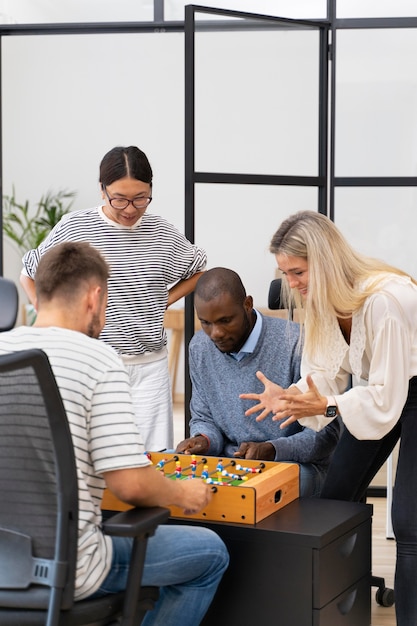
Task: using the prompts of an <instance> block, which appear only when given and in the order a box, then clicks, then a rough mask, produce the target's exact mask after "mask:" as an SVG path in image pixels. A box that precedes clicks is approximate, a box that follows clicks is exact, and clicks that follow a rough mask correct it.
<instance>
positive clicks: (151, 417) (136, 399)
mask: <svg viewBox="0 0 417 626" xmlns="http://www.w3.org/2000/svg"><path fill="white" fill-rule="evenodd" d="M125 366H126V369H127V371H128V374H129V378H130V384H131V392H132V399H133V408H134V411H135V419H136V424H137V426H138V428H139V430H140V433H141V435H142V439H143V442H144V444H145V450H146V451H148V452H157V451H158V450H165V449H167V448H168V449H169V448H172V447H173V445H174V423H173V413H172V393H171V381H170V377H169V371H168V357H167V355H166V354H165V355H164V356H163V358H162V359H160V360H158V361H152V362H150V363H139V364H134V365H132V364H127V363H126V362H125Z"/></svg>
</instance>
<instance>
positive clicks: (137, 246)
mask: <svg viewBox="0 0 417 626" xmlns="http://www.w3.org/2000/svg"><path fill="white" fill-rule="evenodd" d="M63 241H88V242H90V243H91V244H92V245H93V246H95V247H96V248H97V249H98V250H100V251H101V252H102V254H103V255H104V257H105V258H106V261H107V262H108V263H109V265H110V269H111V277H110V280H109V300H108V306H107V311H106V325H105V327H104V329H103V331H102V333H101V335H100V339H103V340H104V341H105V342H106V343H108V344H109V345H111V346H112V347H113V348H114V349H115V350H116V351H117V352H118V353H119V354H124V355H134V356H136V355H139V354H144V353H147V352H157V351H159V350H161V349H162V348H163V347H164V346H165V345H166V342H167V338H166V333H165V330H164V328H163V319H164V313H165V309H166V305H167V300H168V287H169V286H170V285H172V284H174V283H176V282H177V281H179V280H182V279H187V278H190V277H191V276H193V275H194V274H195V273H197V272H200V271H202V270H203V269H204V267H205V265H206V261H207V257H206V253H205V251H204V250H202V249H201V248H199V247H198V246H196V245H194V244H192V243H190V242H189V241H188V240H187V239H186V238H185V237H184V235H182V234H181V233H180V232H179V231H178V230H177V229H176V228H175V227H174V226H173V225H172V224H170V223H169V222H167V221H166V220H165V219H163V218H162V217H159V216H157V215H152V214H148V213H145V215H144V216H143V217H142V219H141V220H140V221H139V222H137V223H136V224H135V225H134V226H131V227H130V226H122V225H120V224H118V223H116V222H113V221H112V220H110V219H108V218H107V217H106V216H105V215H104V213H103V211H102V207H101V206H100V207H95V208H92V209H87V210H83V211H74V212H71V213H68V214H67V215H65V216H64V217H63V218H62V220H61V221H60V222H59V223H58V224H57V225H56V226H55V228H54V229H53V230H52V231H51V233H50V234H49V235H48V237H47V238H46V239H45V241H44V242H42V243H41V244H40V246H39V247H38V248H37V249H36V250H30V251H29V252H27V253H26V254H25V256H24V257H23V266H24V269H23V271H24V273H26V274H27V275H28V276H30V277H31V278H34V277H35V273H36V268H37V266H38V263H39V259H40V257H41V256H42V254H44V253H45V252H46V251H47V250H49V248H51V247H52V246H54V245H56V244H58V243H61V242H63Z"/></svg>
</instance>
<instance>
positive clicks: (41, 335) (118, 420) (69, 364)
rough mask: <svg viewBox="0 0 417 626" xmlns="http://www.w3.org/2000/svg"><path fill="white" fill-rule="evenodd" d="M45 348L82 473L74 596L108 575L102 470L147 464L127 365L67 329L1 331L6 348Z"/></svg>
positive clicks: (86, 592) (0, 342) (0, 341)
mask: <svg viewBox="0 0 417 626" xmlns="http://www.w3.org/2000/svg"><path fill="white" fill-rule="evenodd" d="M31 348H40V349H41V350H44V352H45V353H46V354H47V356H48V358H49V361H50V363H51V366H52V370H53V372H54V375H55V378H56V381H57V384H58V387H59V390H60V392H61V396H62V400H63V403H64V406H65V410H66V413H67V417H68V422H69V425H70V430H71V436H72V440H73V444H74V450H75V457H76V464H77V475H78V498H79V519H78V555H77V572H76V583H75V598H76V599H77V600H81V599H82V598H85V597H88V596H89V595H91V594H92V593H94V592H95V591H96V590H97V589H98V588H99V587H100V584H101V583H102V581H103V580H104V579H105V577H106V576H107V574H108V571H109V569H110V566H111V559H112V544H111V539H110V538H109V537H106V536H104V535H103V533H102V531H101V529H100V528H101V508H100V507H101V500H102V495H103V489H104V487H105V483H104V480H103V478H102V477H101V474H103V473H105V472H108V471H113V470H118V469H126V468H133V467H141V466H146V465H149V463H150V461H149V460H148V458H147V456H146V455H145V453H144V447H143V443H142V439H141V436H140V434H139V432H138V430H137V427H136V425H135V422H134V416H133V408H132V402H131V396H130V384H129V379H128V375H127V372H126V370H125V368H124V365H123V363H122V362H121V359H120V358H119V357H118V356H117V354H116V353H115V352H114V351H113V350H112V349H111V348H110V347H109V346H106V345H105V344H104V343H103V342H101V341H98V340H97V339H92V338H90V337H87V336H86V335H84V334H82V333H79V332H76V331H73V330H67V329H64V328H35V327H33V326H31V327H27V326H20V327H18V328H15V329H14V330H12V331H10V332H6V333H1V334H0V354H5V353H9V352H16V351H19V350H27V349H31Z"/></svg>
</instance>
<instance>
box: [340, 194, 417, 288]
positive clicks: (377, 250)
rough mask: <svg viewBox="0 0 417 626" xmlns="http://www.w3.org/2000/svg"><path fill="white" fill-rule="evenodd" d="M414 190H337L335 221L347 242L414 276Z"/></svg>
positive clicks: (416, 266) (416, 271)
mask: <svg viewBox="0 0 417 626" xmlns="http://www.w3.org/2000/svg"><path fill="white" fill-rule="evenodd" d="M416 207H417V189H416V188H409V187H401V188H382V189H374V188H372V189H371V188H361V189H358V188H356V189H337V190H336V194H335V223H336V225H337V226H338V227H339V228H340V229H341V230H342V232H343V233H344V235H345V236H346V237H347V239H348V240H349V242H350V243H351V244H352V245H353V246H354V247H355V248H356V249H357V250H358V251H359V252H362V253H364V254H369V255H370V256H374V257H377V258H380V259H383V260H384V261H387V262H388V263H391V264H392V265H396V266H397V267H400V268H402V269H403V270H405V271H407V272H409V273H411V274H412V275H413V276H414V277H416V278H417V254H416V224H417V221H416V217H415V215H416Z"/></svg>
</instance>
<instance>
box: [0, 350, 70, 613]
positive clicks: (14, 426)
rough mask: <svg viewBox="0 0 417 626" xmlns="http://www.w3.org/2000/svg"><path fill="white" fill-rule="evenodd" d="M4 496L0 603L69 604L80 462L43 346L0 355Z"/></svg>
mask: <svg viewBox="0 0 417 626" xmlns="http://www.w3.org/2000/svg"><path fill="white" fill-rule="evenodd" d="M0 502H1V506H0V607H17V608H23V607H27V608H30V609H45V608H46V609H48V607H49V611H50V613H54V612H55V613H56V612H58V611H59V608H60V607H65V608H66V607H70V606H71V605H72V603H73V596H74V572H75V565H76V555H77V523H78V489H77V477H76V466H75V460H74V451H73V446H72V441H71V434H70V430H69V426H68V422H67V418H66V413H65V409H64V406H63V404H62V400H61V395H60V393H59V390H58V387H57V384H56V381H55V377H54V375H53V373H52V370H51V367H50V364H49V361H48V358H47V356H46V354H45V353H44V352H43V351H42V350H35V349H33V350H25V351H20V352H15V353H12V354H7V355H3V356H0ZM48 623H49V622H48ZM51 623H52V622H51Z"/></svg>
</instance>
